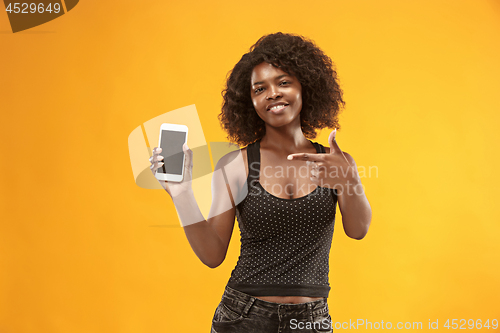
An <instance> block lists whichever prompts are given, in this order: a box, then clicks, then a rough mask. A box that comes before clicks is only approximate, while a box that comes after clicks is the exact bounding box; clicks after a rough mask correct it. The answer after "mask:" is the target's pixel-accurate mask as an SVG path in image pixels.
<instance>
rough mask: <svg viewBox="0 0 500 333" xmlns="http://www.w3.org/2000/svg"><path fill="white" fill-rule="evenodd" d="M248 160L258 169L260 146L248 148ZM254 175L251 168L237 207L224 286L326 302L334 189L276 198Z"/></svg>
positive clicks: (243, 290) (249, 292)
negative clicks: (234, 246)
mask: <svg viewBox="0 0 500 333" xmlns="http://www.w3.org/2000/svg"><path fill="white" fill-rule="evenodd" d="M313 144H314V146H315V147H316V150H317V151H318V153H321V152H324V147H323V146H321V145H319V144H317V143H313ZM247 156H248V165H249V166H250V165H251V163H255V162H258V163H259V164H258V165H259V166H260V145H259V142H256V143H253V144H251V145H249V146H248V147H247ZM253 165H255V164H253ZM258 173H259V168H255V167H254V168H250V167H249V177H248V180H247V181H248V184H249V191H248V194H247V196H246V197H245V199H244V200H243V201H242V202H241V203H240V204H239V205H238V206H237V207H236V217H237V219H238V224H239V227H240V236H241V252H240V256H239V258H238V263H237V264H236V267H235V268H234V270H233V272H232V273H231V277H230V279H229V282H228V286H229V287H231V288H233V289H236V290H239V291H242V292H245V293H248V294H250V295H253V296H309V297H327V296H328V292H329V290H330V286H329V283H328V272H329V265H328V261H329V254H330V246H331V242H332V238H333V230H334V224H335V208H336V204H337V195H336V192H335V190H330V189H328V188H323V187H316V189H315V190H314V191H313V192H311V193H309V194H308V195H306V196H304V197H300V198H295V199H283V198H278V197H276V196H274V195H272V194H270V193H269V192H267V191H266V190H265V189H264V188H263V187H262V185H261V184H260V183H259V181H258V176H259V175H258Z"/></svg>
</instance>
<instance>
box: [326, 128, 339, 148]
mask: <svg viewBox="0 0 500 333" xmlns="http://www.w3.org/2000/svg"><path fill="white" fill-rule="evenodd" d="M336 135H337V129H336V128H335V129H334V130H333V131H332V132H331V133H330V136H329V137H328V144H329V145H330V154H333V152H334V147H336V146H337V142H336V141H335V136H336Z"/></svg>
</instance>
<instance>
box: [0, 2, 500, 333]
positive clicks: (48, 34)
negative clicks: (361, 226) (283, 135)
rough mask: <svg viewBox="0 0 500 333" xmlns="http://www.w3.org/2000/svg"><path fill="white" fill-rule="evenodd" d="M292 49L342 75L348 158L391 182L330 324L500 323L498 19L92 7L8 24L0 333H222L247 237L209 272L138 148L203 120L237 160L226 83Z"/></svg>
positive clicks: (346, 242)
mask: <svg viewBox="0 0 500 333" xmlns="http://www.w3.org/2000/svg"><path fill="white" fill-rule="evenodd" d="M276 31H284V32H293V33H299V34H302V35H305V36H308V37H310V38H312V39H313V40H315V41H316V42H317V44H318V45H319V46H320V47H321V48H322V49H323V50H324V51H325V52H326V53H327V54H328V55H330V56H331V57H332V59H333V60H334V62H335V63H336V65H337V69H338V73H339V77H340V81H341V84H342V87H343V89H344V91H345V99H346V101H347V105H346V110H345V111H344V113H343V114H342V116H341V125H342V130H341V131H340V132H339V133H338V135H337V139H338V140H337V141H338V143H339V145H340V147H341V148H342V149H343V150H345V151H347V152H349V153H350V154H351V155H353V157H354V158H355V159H356V162H357V164H358V166H366V167H368V166H376V167H377V168H378V177H376V176H375V175H373V174H372V177H366V178H364V179H363V182H364V185H365V187H366V193H367V196H368V198H369V200H370V203H371V205H372V208H373V221H372V226H371V229H370V232H369V234H368V235H367V237H366V238H365V239H364V240H362V241H355V240H352V239H348V238H347V237H346V236H345V234H344V233H343V230H342V228H341V225H340V215H339V218H338V220H337V221H338V224H337V227H336V231H335V237H334V242H333V246H332V253H331V273H330V282H331V286H332V290H331V293H330V298H329V305H330V311H331V314H332V317H333V320H334V322H335V321H348V320H349V319H351V320H356V319H366V320H370V321H372V322H381V321H382V320H383V321H384V322H388V321H391V322H392V323H393V324H395V323H396V322H406V321H410V322H416V321H420V322H422V323H423V325H424V328H425V329H426V328H427V325H428V320H429V319H431V320H432V321H435V320H436V319H439V324H440V327H441V329H444V328H442V325H443V324H444V321H445V320H446V319H448V318H449V319H452V318H456V319H482V320H483V321H485V320H486V319H493V318H496V319H499V320H500V304H499V300H500V284H499V283H498V282H499V281H500V265H499V263H500V260H499V259H500V242H499V241H498V236H499V231H500V226H499V224H498V222H499V221H500V216H499V215H500V214H499V209H498V199H499V198H500V196H499V190H498V185H499V176H498V169H499V168H498V166H499V157H498V143H499V142H500V140H499V139H500V138H499V132H498V128H497V127H498V124H499V121H500V116H499V110H500V97H499V95H498V91H499V88H500V84H499V79H498V78H499V77H500V62H499V59H500V34H499V32H500V3H499V2H498V1H496V0H460V1H457V0H453V1H452V0H438V1H435V0H432V1H431V0H421V1H418V2H417V1H395V0H390V1H389V0H378V1H361V0H356V1H346V0H344V1H331V0H329V1H307V2H304V1H294V0H290V1H286V2H282V1H264V2H235V1H226V0H224V1H216V2H201V1H198V2H196V1H175V2H174V1H164V2H155V3H153V2H147V3H146V2H144V3H141V2H124V1H113V2H111V1H98V2H96V1H81V2H80V3H79V4H78V5H77V6H76V7H75V8H74V9H73V10H72V11H71V12H69V13H68V14H66V15H63V16H62V17H60V18H58V19H56V20H54V21H51V22H48V23H46V24H44V25H41V26H39V27H36V28H33V29H30V30H27V31H26V32H20V33H16V34H12V32H11V31H10V26H9V22H8V19H7V15H6V13H4V14H2V13H0V50H1V52H0V109H1V118H2V120H1V124H2V130H1V131H0V147H1V158H0V186H1V190H0V221H1V222H0V332H2V333H18V332H37V333H40V332H71V333H80V332H82V333H83V332H103V333H104V332H106V333H107V332H120V333H127V332H130V333H137V332H147V333H149V332H208V331H209V329H210V321H211V318H212V316H213V312H214V310H215V308H216V306H217V304H218V302H219V300H220V297H221V294H222V292H223V288H224V286H225V283H226V282H227V279H228V278H229V275H230V272H231V270H232V268H233V267H234V265H235V262H236V259H237V256H238V251H239V247H238V243H239V237H238V236H239V235H238V233H237V230H236V231H235V234H234V235H233V239H232V243H231V246H230V249H229V254H228V257H227V259H226V261H225V262H224V264H223V265H222V266H220V267H219V268H217V269H215V270H212V269H209V268H207V267H204V266H203V264H202V263H201V262H200V261H199V260H198V259H197V258H196V256H195V255H194V253H193V252H192V250H191V249H190V247H189V245H188V243H187V240H186V238H185V236H184V234H183V230H182V228H180V227H179V224H178V221H177V215H176V213H175V211H174V206H173V204H172V203H171V200H170V198H169V196H168V195H167V194H166V193H164V192H163V191H161V190H145V189H141V188H139V187H138V186H136V185H135V183H134V179H133V176H132V171H131V167H130V161H129V155H128V147H127V137H128V135H129V133H130V132H131V131H132V130H133V129H134V128H136V127H137V126H139V125H140V124H142V123H144V122H145V121H147V120H149V119H151V118H153V117H155V116H158V115H160V114H163V113H165V112H168V111H170V110H174V109H177V108H180V107H183V106H186V105H190V104H196V107H197V109H198V112H199V116H200V119H201V123H202V125H203V129H204V132H205V137H206V140H207V142H214V141H224V140H225V133H224V132H223V131H222V130H221V129H220V126H219V124H218V120H217V115H218V113H219V110H220V105H221V97H220V91H221V89H222V87H223V84H224V78H225V76H226V73H227V72H228V71H229V70H230V69H231V68H232V66H234V64H235V63H236V62H237V61H238V60H239V58H240V57H241V55H242V54H243V53H244V52H246V51H247V50H248V48H249V47H250V45H252V44H253V43H254V42H255V41H256V40H257V39H258V38H259V37H260V36H262V35H264V34H267V33H271V32H276ZM328 134H329V130H325V131H323V132H321V134H320V136H319V137H318V139H317V141H319V142H321V143H323V144H327V138H328ZM206 191H207V193H208V194H209V193H210V189H208V188H207V189H206Z"/></svg>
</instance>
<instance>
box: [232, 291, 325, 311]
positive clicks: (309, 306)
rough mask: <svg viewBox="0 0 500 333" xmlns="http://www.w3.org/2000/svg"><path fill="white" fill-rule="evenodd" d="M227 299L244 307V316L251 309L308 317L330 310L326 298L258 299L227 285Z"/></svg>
mask: <svg viewBox="0 0 500 333" xmlns="http://www.w3.org/2000/svg"><path fill="white" fill-rule="evenodd" d="M225 301H226V302H232V303H235V304H238V305H239V306H240V307H241V308H242V310H243V311H242V312H243V315H244V316H246V315H247V314H248V312H250V311H254V312H255V311H256V312H259V313H261V314H267V315H274V314H280V315H281V314H285V313H286V314H288V315H299V314H304V315H306V316H307V317H311V316H316V315H321V314H323V313H325V312H328V303H327V299H326V298H323V299H320V300H317V301H313V302H307V303H299V304H282V303H273V302H268V301H264V300H261V299H258V298H256V297H254V296H251V295H248V294H246V293H243V292H241V291H238V290H235V289H232V288H231V287H228V286H226V289H225V291H224V294H223V295H222V302H225Z"/></svg>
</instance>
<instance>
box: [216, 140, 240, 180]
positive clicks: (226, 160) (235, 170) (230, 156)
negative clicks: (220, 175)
mask: <svg viewBox="0 0 500 333" xmlns="http://www.w3.org/2000/svg"><path fill="white" fill-rule="evenodd" d="M246 161H247V149H246V147H245V148H242V149H237V150H233V151H231V152H229V153H227V154H225V155H224V156H222V157H221V158H220V159H219V161H218V162H217V165H216V166H215V171H217V170H219V169H223V170H224V173H225V174H226V176H227V177H228V179H229V180H231V179H232V180H237V182H238V183H240V182H241V181H245V179H246V177H245V175H246V172H245V171H246V169H247V168H248V167H247V163H246Z"/></svg>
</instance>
